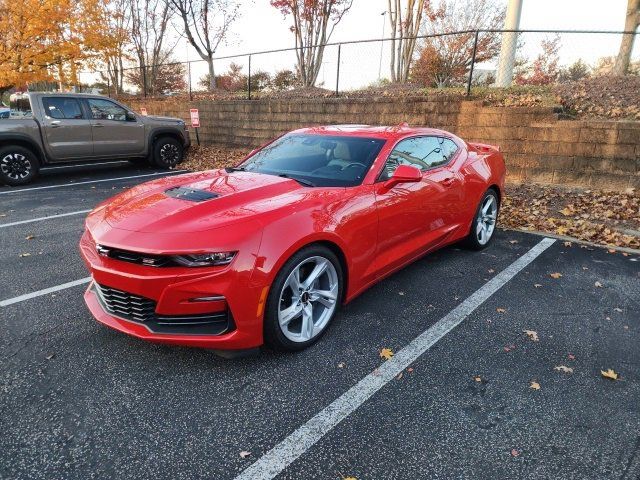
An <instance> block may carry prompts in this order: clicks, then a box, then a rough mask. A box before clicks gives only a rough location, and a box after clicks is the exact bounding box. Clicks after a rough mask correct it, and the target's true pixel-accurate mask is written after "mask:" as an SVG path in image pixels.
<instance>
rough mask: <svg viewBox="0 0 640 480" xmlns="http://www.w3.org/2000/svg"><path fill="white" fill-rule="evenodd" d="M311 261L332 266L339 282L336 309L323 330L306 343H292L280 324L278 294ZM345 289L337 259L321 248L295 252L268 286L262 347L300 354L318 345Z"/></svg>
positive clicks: (331, 253) (329, 251)
mask: <svg viewBox="0 0 640 480" xmlns="http://www.w3.org/2000/svg"><path fill="white" fill-rule="evenodd" d="M312 257H323V258H324V259H326V260H328V261H329V262H331V264H332V265H333V267H334V268H335V272H336V273H337V278H338V294H337V298H336V306H335V308H334V310H333V313H332V314H331V316H330V317H329V320H328V321H327V322H326V324H325V326H324V327H323V329H322V330H321V331H320V332H319V333H317V334H316V335H315V336H313V337H312V338H311V339H310V340H307V341H292V340H290V339H289V338H287V337H286V336H285V335H284V333H283V332H282V329H281V327H280V324H279V320H278V311H279V308H280V301H281V300H280V294H281V292H282V291H283V288H284V283H285V281H286V280H287V278H288V277H289V274H290V273H291V272H292V271H293V270H294V268H296V267H297V266H298V265H299V264H300V263H301V262H303V261H304V260H305V259H309V258H312ZM343 289H344V273H343V271H342V265H341V264H340V261H339V260H338V257H337V256H336V255H335V254H334V253H333V252H332V251H331V250H330V249H328V248H327V247H325V246H322V245H310V246H308V247H305V248H303V249H302V250H299V251H298V252H296V253H295V254H294V255H293V256H292V257H291V258H290V259H289V260H287V261H286V262H285V264H284V265H283V266H282V268H281V269H280V271H279V272H278V274H277V275H276V278H275V280H274V281H273V284H272V285H271V288H270V291H269V296H268V297H267V303H266V306H265V311H264V340H265V344H266V345H267V346H269V347H271V348H273V349H275V350H280V351H290V352H291V351H299V350H304V349H305V348H307V347H309V346H310V345H312V344H314V343H315V342H317V341H318V340H319V339H320V337H322V335H324V333H325V332H326V331H327V330H328V328H329V325H331V322H332V321H333V319H334V318H335V315H336V312H337V311H338V309H339V307H340V303H341V301H342V294H343Z"/></svg>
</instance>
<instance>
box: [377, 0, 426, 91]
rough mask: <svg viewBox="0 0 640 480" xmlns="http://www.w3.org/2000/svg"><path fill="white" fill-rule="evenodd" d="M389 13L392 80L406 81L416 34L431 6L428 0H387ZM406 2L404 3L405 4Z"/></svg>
mask: <svg viewBox="0 0 640 480" xmlns="http://www.w3.org/2000/svg"><path fill="white" fill-rule="evenodd" d="M387 2H388V4H387V5H388V6H387V9H388V11H387V13H388V16H389V23H390V24H391V38H392V40H391V62H390V67H391V81H392V82H400V83H405V82H406V81H407V80H408V79H409V71H410V69H411V63H412V61H413V54H414V51H415V48H416V41H417V39H416V36H417V35H418V32H419V30H420V25H421V24H422V17H423V15H424V14H425V11H426V10H427V7H428V6H429V1H428V0H404V2H403V0H387ZM403 4H404V5H403Z"/></svg>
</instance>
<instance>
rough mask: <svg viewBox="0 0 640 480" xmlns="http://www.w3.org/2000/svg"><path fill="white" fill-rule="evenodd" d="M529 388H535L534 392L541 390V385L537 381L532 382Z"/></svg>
mask: <svg viewBox="0 0 640 480" xmlns="http://www.w3.org/2000/svg"><path fill="white" fill-rule="evenodd" d="M529 388H533V389H534V390H540V384H539V383H538V382H536V381H535V380H531V382H530V384H529Z"/></svg>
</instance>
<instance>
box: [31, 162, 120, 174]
mask: <svg viewBox="0 0 640 480" xmlns="http://www.w3.org/2000/svg"><path fill="white" fill-rule="evenodd" d="M119 163H129V161H128V160H118V161H116V162H96V163H80V164H78V165H59V166H57V167H43V168H41V169H40V171H41V172H48V171H49V170H60V169H62V168H76V167H93V166H95V165H118V164H119Z"/></svg>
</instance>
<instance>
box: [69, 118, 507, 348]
mask: <svg viewBox="0 0 640 480" xmlns="http://www.w3.org/2000/svg"><path fill="white" fill-rule="evenodd" d="M504 177H505V166H504V160H503V158H502V155H501V153H500V152H499V150H498V149H497V148H496V147H492V146H488V145H482V144H475V143H469V142H465V141H463V140H461V139H460V138H458V137H456V136H455V135H452V134H450V133H448V132H445V131H442V130H434V129H428V128H410V127H408V126H406V125H400V126H398V127H370V126H362V125H343V126H340V125H338V126H330V127H316V128H306V129H301V130H296V131H293V132H290V133H288V134H286V135H284V136H281V137H279V138H277V139H276V140H274V141H273V142H271V143H269V144H267V145H266V146H264V147H262V148H260V149H258V150H255V151H253V152H251V153H250V154H249V156H248V157H247V158H246V159H245V160H244V161H242V162H241V163H240V164H239V165H238V166H236V167H232V168H227V169H221V170H211V171H206V172H197V173H188V174H185V175H179V176H173V177H165V178H162V179H159V180H155V181H152V182H148V183H144V184H142V185H138V186H137V187H134V188H132V189H130V190H128V191H125V192H123V193H121V194H119V195H117V196H115V197H114V198H112V199H110V200H107V201H106V202H104V203H102V204H101V205H99V206H98V207H97V208H96V209H95V210H93V212H91V213H90V214H89V216H88V217H87V220H86V231H85V233H84V235H83V236H82V239H81V242H80V250H81V253H82V256H83V258H84V260H85V262H86V264H87V266H88V268H89V270H90V272H91V275H92V278H93V281H92V282H91V284H90V286H89V288H88V289H87V291H86V293H85V300H86V302H87V305H88V307H89V309H90V310H91V312H92V313H93V315H94V316H95V317H96V319H98V320H99V321H100V322H102V323H103V324H105V325H107V326H109V327H112V328H115V329H116V330H119V331H121V332H124V333H128V334H130V335H133V336H135V337H139V338H142V339H145V340H150V341H154V342H161V343H169V344H177V345H188V346H194V347H205V348H212V349H221V350H225V349H231V350H239V349H248V348H252V347H257V346H259V345H261V344H263V343H265V342H266V343H267V344H269V345H271V346H273V347H276V348H279V349H286V350H300V349H302V348H304V347H307V346H308V345H310V344H312V343H313V342H315V341H316V340H317V339H318V338H319V337H320V336H321V335H322V333H323V332H324V331H325V330H326V329H327V327H328V325H329V323H331V320H332V319H333V317H334V316H335V314H336V310H337V308H338V306H339V304H341V303H345V302H348V301H350V300H352V299H353V298H354V297H356V296H357V295H359V294H360V293H362V292H363V291H364V290H365V289H367V288H368V287H370V286H371V285H373V284H374V283H376V282H378V281H380V280H381V279H382V278H384V277H386V276H387V275H389V274H391V273H392V272H394V271H396V270H398V269H399V268H402V267H403V266H405V265H407V264H408V263H410V262H412V261H414V260H416V259H417V258H418V257H420V256H422V255H424V254H425V253H428V252H430V251H433V250H434V249H437V248H440V247H442V246H444V245H447V244H451V243H453V242H458V241H464V242H466V244H467V245H468V246H470V247H471V248H474V249H481V248H484V247H486V246H487V245H488V244H489V243H490V242H491V239H492V237H493V234H494V231H495V227H496V220H497V216H498V209H499V206H500V199H501V196H502V189H503V185H504Z"/></svg>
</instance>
